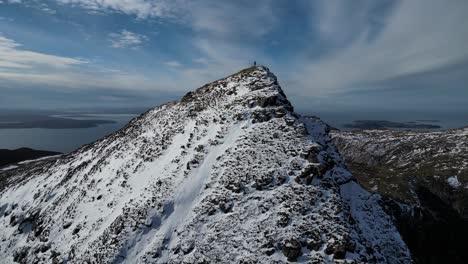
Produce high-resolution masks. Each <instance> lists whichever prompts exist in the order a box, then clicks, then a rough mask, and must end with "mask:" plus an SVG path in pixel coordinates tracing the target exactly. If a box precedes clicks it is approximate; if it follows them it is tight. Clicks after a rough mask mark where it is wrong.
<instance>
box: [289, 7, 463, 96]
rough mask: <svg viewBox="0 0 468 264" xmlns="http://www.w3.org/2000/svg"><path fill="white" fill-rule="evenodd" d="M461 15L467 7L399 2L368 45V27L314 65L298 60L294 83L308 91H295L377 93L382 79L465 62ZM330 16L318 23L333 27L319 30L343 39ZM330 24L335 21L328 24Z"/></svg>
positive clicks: (395, 77)
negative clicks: (296, 82)
mask: <svg viewBox="0 0 468 264" xmlns="http://www.w3.org/2000/svg"><path fill="white" fill-rule="evenodd" d="M332 2H334V1H331V2H330V3H331V4H330V5H333V3H332ZM330 8H333V7H330ZM466 10H468V3H467V2H464V1H437V0H429V1H427V0H424V1H421V0H413V1H401V2H399V4H398V6H397V7H396V8H395V10H394V11H393V12H392V14H391V15H390V16H389V17H388V18H387V19H386V21H385V25H384V26H383V29H382V30H381V32H379V33H378V34H377V35H376V36H375V37H374V38H373V39H371V40H369V34H370V28H369V27H362V28H360V32H359V33H358V35H357V38H356V39H355V40H354V41H352V42H351V44H350V45H349V46H347V47H345V48H343V49H337V50H335V51H334V52H333V53H332V54H330V55H329V56H326V57H324V58H321V59H319V60H316V61H302V62H301V63H303V65H304V71H302V72H301V73H300V74H298V76H296V77H295V78H297V79H298V80H302V81H301V86H302V87H308V88H306V89H303V90H302V91H298V92H301V93H302V94H306V95H307V94H309V95H310V94H312V93H317V94H333V93H337V92H349V91H352V90H355V89H364V88H366V89H369V88H373V89H379V88H382V87H386V83H385V82H386V81H387V80H393V81H394V80H395V79H398V78H404V77H405V76H409V75H414V74H421V73H424V72H431V73H433V71H434V70H437V69H443V68H445V67H449V66H451V65H453V64H457V63H460V62H462V61H463V60H467V59H468V49H466V45H467V44H468V28H467V27H466V26H465V25H466V24H467V23H468V18H467V17H466V15H465V14H466V13H465V11H466ZM331 13H332V15H331V16H332V17H327V16H325V17H324V18H322V20H323V21H326V24H330V25H333V26H326V27H325V28H326V31H327V32H326V33H327V34H328V33H329V32H330V31H333V35H339V34H341V33H343V34H346V32H341V31H340V29H344V30H345V29H346V28H347V27H346V26H340V25H339V24H341V23H346V21H339V20H341V18H339V17H335V16H334V14H335V13H333V12H331ZM446 14H450V15H448V16H445V15H446ZM334 19H336V20H338V21H333V22H330V20H334ZM335 23H336V25H335ZM307 76H310V78H308V77H307ZM392 84H395V82H392ZM387 88H388V86H387Z"/></svg>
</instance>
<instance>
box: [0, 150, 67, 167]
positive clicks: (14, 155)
mask: <svg viewBox="0 0 468 264" xmlns="http://www.w3.org/2000/svg"><path fill="white" fill-rule="evenodd" d="M58 154H62V153H60V152H54V151H44V150H35V149H30V148H19V149H13V150H10V149H0V167H3V166H6V165H9V164H13V163H17V162H20V161H24V160H33V159H38V158H42V157H47V156H53V155H58Z"/></svg>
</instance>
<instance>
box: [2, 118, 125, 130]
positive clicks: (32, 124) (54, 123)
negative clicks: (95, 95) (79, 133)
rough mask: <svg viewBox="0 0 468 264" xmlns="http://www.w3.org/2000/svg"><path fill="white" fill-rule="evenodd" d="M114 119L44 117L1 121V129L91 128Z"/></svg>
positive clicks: (110, 122) (111, 121)
mask: <svg viewBox="0 0 468 264" xmlns="http://www.w3.org/2000/svg"><path fill="white" fill-rule="evenodd" d="M113 123H116V122H115V121H113V120H97V119H96V120H95V119H86V120H83V119H72V118H62V117H51V116H47V117H42V118H40V119H33V120H21V121H10V122H0V129H5V128H48V129H65V128H90V127H97V126H98V125H101V124H113Z"/></svg>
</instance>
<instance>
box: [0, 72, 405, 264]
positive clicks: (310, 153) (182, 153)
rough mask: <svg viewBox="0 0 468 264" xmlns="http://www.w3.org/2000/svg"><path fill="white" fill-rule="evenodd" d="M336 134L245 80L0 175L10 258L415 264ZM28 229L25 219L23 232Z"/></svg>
mask: <svg viewBox="0 0 468 264" xmlns="http://www.w3.org/2000/svg"><path fill="white" fill-rule="evenodd" d="M328 132H329V128H328V126H327V125H325V124H324V123H322V122H321V121H320V120H317V119H314V118H307V117H301V116H299V115H298V114H297V113H294V112H293V108H292V106H291V104H290V103H289V101H288V100H287V98H286V96H285V94H284V92H283V91H282V89H281V87H280V86H279V84H278V81H277V79H276V77H275V76H274V75H273V73H271V72H270V71H269V70H268V69H267V68H265V67H252V68H249V69H245V70H243V71H241V72H239V73H237V74H234V75H231V76H229V77H227V78H224V79H221V80H218V81H215V82H213V83H210V84H207V85H205V86H203V87H201V88H199V89H197V90H196V91H193V92H191V93H188V94H187V95H186V96H184V97H183V98H182V99H181V100H180V101H176V102H171V103H167V104H164V105H162V106H159V107H156V108H155V109H152V110H150V111H148V112H147V113H145V114H143V115H142V116H140V117H138V118H136V119H134V120H132V121H131V122H130V123H129V124H128V125H127V126H126V127H125V128H123V129H121V130H120V131H118V132H116V133H114V134H112V135H109V136H107V137H106V138H103V139H102V140H99V141H97V142H95V143H93V144H89V145H87V146H84V147H82V148H80V149H78V150H77V151H75V152H73V153H70V154H67V155H64V156H61V157H57V158H55V159H51V160H47V161H41V163H31V164H28V165H27V166H26V167H19V168H17V169H13V170H8V171H6V172H3V173H2V174H0V176H1V177H3V178H4V179H6V180H5V185H4V189H2V191H1V193H0V208H1V210H2V212H1V213H2V214H1V215H0V226H1V228H0V256H1V257H2V259H3V260H5V262H7V263H8V262H20V263H57V262H66V263H135V262H137V263H286V262H292V261H298V262H309V263H323V262H338V263H339V262H343V263H344V262H352V261H354V262H370V263H409V262H411V257H410V253H409V251H408V248H407V247H406V245H405V243H404V242H403V241H402V239H401V236H400V234H399V233H398V231H397V229H396V227H395V225H393V224H392V222H391V215H389V214H387V213H385V211H384V208H383V207H382V206H380V205H379V203H378V199H376V197H375V196H374V195H372V194H371V193H369V192H367V191H365V190H364V189H362V188H361V187H360V185H359V184H357V183H356V182H355V180H354V178H353V177H352V175H351V174H350V173H349V171H347V170H346V168H345V166H344V163H343V161H342V159H341V157H340V155H339V154H338V152H337V151H336V148H335V147H334V146H333V144H332V143H331V140H330V138H329V136H328ZM4 212H8V214H5V213H4ZM12 216H14V217H13V218H12ZM12 219H13V220H12ZM19 219H21V220H22V221H23V222H24V221H25V219H28V220H27V221H26V222H24V223H25V224H23V225H22V227H21V228H20V227H19V226H20V225H21V223H23V222H22V221H19Z"/></svg>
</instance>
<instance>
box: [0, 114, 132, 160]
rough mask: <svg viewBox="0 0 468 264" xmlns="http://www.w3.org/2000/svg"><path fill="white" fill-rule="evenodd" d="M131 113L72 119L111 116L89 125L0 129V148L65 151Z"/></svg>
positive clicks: (125, 119) (108, 129) (109, 129)
mask: <svg viewBox="0 0 468 264" xmlns="http://www.w3.org/2000/svg"><path fill="white" fill-rule="evenodd" d="M135 116H136V115H134V114H95V115H87V116H86V117H82V116H80V117H76V119H104V120H113V121H115V122H116V123H113V124H101V125H98V126H97V127H92V128H73V129H44V128H27V129H0V149H16V148H21V147H28V148H33V149H40V150H49V151H58V152H63V153H67V152H70V151H73V150H75V149H77V148H79V147H80V146H82V145H84V144H87V143H91V142H94V141H96V140H98V139H100V138H102V137H104V136H106V135H108V134H110V133H112V132H114V131H117V130H118V129H120V128H122V127H123V126H125V125H126V124H127V123H128V121H130V120H131V119H132V118H133V117H135Z"/></svg>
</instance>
